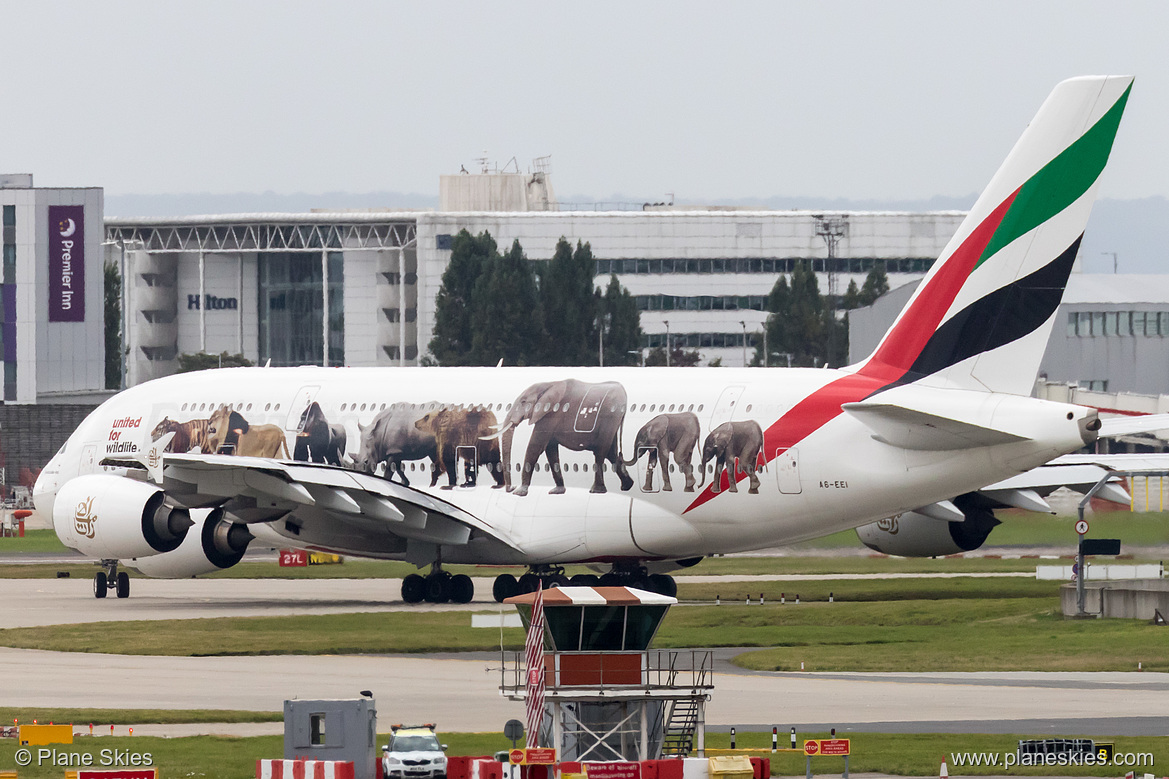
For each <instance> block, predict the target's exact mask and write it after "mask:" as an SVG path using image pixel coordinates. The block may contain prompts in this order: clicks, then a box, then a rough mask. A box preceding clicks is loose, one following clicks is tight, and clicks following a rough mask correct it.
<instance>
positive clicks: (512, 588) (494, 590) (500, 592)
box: [491, 573, 520, 603]
mask: <svg viewBox="0 0 1169 779" xmlns="http://www.w3.org/2000/svg"><path fill="white" fill-rule="evenodd" d="M519 594H520V585H519V582H517V581H516V578H515V577H514V576H512V575H511V574H510V573H501V574H500V575H499V576H496V577H495V583H494V584H492V585H491V595H492V597H494V598H495V602H496V603H503V602H504V601H505V600H507V599H508V598H510V597H512V596H514V595H519Z"/></svg>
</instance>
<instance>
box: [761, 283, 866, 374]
mask: <svg viewBox="0 0 1169 779" xmlns="http://www.w3.org/2000/svg"><path fill="white" fill-rule="evenodd" d="M767 310H768V311H769V312H771V313H770V315H769V316H768V317H767V324H766V327H767V338H766V343H767V348H768V350H770V351H771V352H772V353H773V354H779V355H783V356H782V357H779V358H775V357H772V358H771V359H767V360H766V363H765V356H764V354H763V348H764V344H763V342H762V341H763V339H761V340H760V343H758V344H757V345H756V347H755V359H754V361H753V362H752V364H753V365H763V364H779V365H785V364H786V363H787V359H788V358H787V355H790V356H791V364H792V365H793V366H806V367H812V366H820V365H823V364H824V363H825V362H827V363H828V364H829V365H839V364H840V363H841V362H842V360H843V355H844V354H846V353H847V351H848V346H847V335H846V331H844V325H843V323H842V322H840V321H838V320H837V319H836V315H835V312H833V311H832V309H831V307H829V306H828V305H827V303H826V301H825V300H824V297H823V296H822V295H821V294H820V284H819V282H818V281H817V280H816V274H815V272H814V271H813V270H812V268H811V266H810V265H809V264H808V263H807V262H799V263H796V267H795V268H794V269H793V271H792V274H791V278H790V279H788V278H787V277H786V276H780V277H779V279H778V280H777V281H776V282H775V286H774V287H772V289H771V293H770V294H769V295H768V296H767Z"/></svg>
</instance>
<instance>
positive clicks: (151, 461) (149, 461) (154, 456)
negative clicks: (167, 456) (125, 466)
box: [146, 446, 162, 468]
mask: <svg viewBox="0 0 1169 779" xmlns="http://www.w3.org/2000/svg"><path fill="white" fill-rule="evenodd" d="M161 458H162V455H160V454H159V453H158V447H157V446H152V447H151V448H150V452H149V453H148V454H147V455H146V465H147V466H148V467H150V468H157V467H158V461H159V460H160V459H161Z"/></svg>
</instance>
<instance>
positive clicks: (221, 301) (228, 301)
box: [187, 295, 239, 311]
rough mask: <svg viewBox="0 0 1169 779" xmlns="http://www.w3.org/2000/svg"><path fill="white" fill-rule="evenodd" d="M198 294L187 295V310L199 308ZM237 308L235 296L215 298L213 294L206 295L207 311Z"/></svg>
mask: <svg viewBox="0 0 1169 779" xmlns="http://www.w3.org/2000/svg"><path fill="white" fill-rule="evenodd" d="M199 303H200V301H199V296H198V295H187V310H188V311H198V310H199V307H200V306H199ZM237 308H239V301H238V300H236V299H235V298H217V297H215V296H214V295H208V296H207V310H208V311H227V310H231V311H234V310H236V309H237Z"/></svg>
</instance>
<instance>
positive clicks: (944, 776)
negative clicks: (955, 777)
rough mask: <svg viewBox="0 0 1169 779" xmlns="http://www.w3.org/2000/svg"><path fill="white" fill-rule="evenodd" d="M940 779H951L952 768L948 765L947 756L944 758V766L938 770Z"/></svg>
mask: <svg viewBox="0 0 1169 779" xmlns="http://www.w3.org/2000/svg"><path fill="white" fill-rule="evenodd" d="M938 779H950V769H949V768H947V767H946V758H944V757H943V758H942V767H941V768H940V769H939V770H938Z"/></svg>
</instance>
